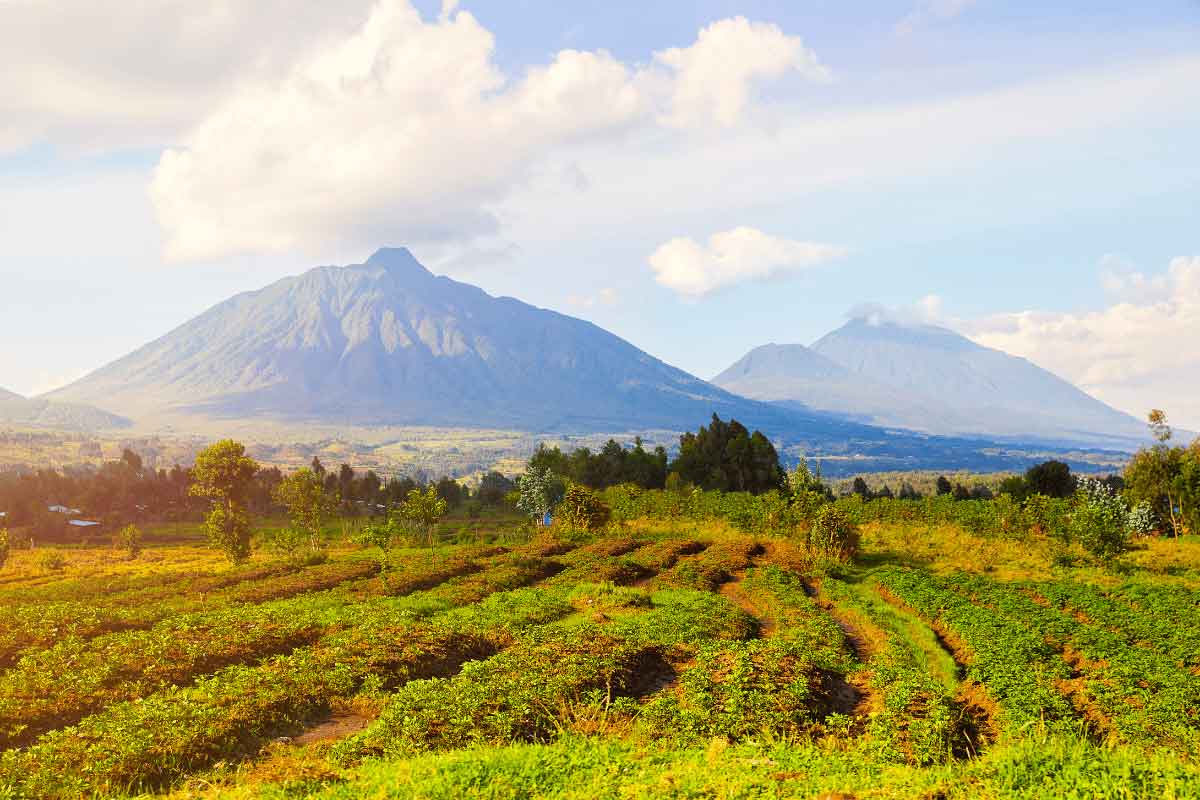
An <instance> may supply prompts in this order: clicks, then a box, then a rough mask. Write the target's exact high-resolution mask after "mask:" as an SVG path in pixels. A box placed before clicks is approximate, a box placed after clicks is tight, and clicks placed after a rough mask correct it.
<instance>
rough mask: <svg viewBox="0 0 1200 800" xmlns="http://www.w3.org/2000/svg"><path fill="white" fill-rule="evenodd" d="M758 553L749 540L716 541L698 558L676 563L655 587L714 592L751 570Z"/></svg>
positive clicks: (759, 548)
mask: <svg viewBox="0 0 1200 800" xmlns="http://www.w3.org/2000/svg"><path fill="white" fill-rule="evenodd" d="M761 552H762V546H761V545H759V544H758V543H757V542H755V541H753V540H751V539H740V538H739V539H726V540H722V541H718V542H715V543H713V544H712V545H710V546H709V547H708V548H707V549H705V550H704V551H703V552H701V553H699V554H698V555H695V556H692V557H690V558H685V559H681V560H679V562H678V563H676V564H675V566H673V567H671V568H670V569H669V570H667V571H666V572H663V573H662V574H661V575H659V576H658V578H657V579H656V580H655V585H656V586H662V587H668V586H672V587H677V588H681V589H698V590H702V591H713V590H715V589H716V588H717V587H718V586H720V585H721V584H723V583H727V582H728V581H731V580H733V577H734V575H735V574H736V573H738V572H740V571H742V570H744V569H746V568H747V567H749V566H751V565H752V564H753V563H754V561H753V559H754V557H755V556H757V555H759V554H760V553H761Z"/></svg>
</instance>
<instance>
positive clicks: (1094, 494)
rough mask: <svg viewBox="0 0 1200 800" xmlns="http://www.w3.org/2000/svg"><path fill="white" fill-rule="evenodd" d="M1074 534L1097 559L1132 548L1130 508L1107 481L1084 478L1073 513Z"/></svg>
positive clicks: (1072, 528)
mask: <svg viewBox="0 0 1200 800" xmlns="http://www.w3.org/2000/svg"><path fill="white" fill-rule="evenodd" d="M1071 534H1072V537H1073V538H1074V539H1075V540H1077V541H1078V542H1079V543H1080V544H1082V545H1083V546H1084V548H1085V549H1086V550H1087V551H1088V552H1089V553H1091V554H1092V555H1094V556H1096V557H1097V558H1101V559H1108V558H1111V557H1113V556H1116V555H1120V554H1121V553H1124V552H1125V551H1126V550H1128V549H1129V507H1128V506H1126V505H1125V501H1123V500H1122V499H1121V498H1120V497H1118V496H1117V495H1116V493H1115V492H1113V490H1112V488H1111V487H1109V486H1108V485H1107V484H1104V483H1102V482H1100V481H1098V480H1094V479H1092V478H1083V479H1082V480H1080V481H1079V490H1078V492H1077V493H1076V508H1075V510H1074V512H1072V514H1071Z"/></svg>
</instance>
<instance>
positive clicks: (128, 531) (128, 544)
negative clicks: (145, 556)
mask: <svg viewBox="0 0 1200 800" xmlns="http://www.w3.org/2000/svg"><path fill="white" fill-rule="evenodd" d="M115 539H116V541H115V542H114V544H116V546H117V547H119V548H121V549H122V550H124V551H125V552H126V553H128V554H129V557H130V558H137V557H138V555H140V554H141V552H142V532H141V530H140V529H139V528H138V526H137V525H126V526H125V527H124V528H121V530H119V531H117V535H116V537H115Z"/></svg>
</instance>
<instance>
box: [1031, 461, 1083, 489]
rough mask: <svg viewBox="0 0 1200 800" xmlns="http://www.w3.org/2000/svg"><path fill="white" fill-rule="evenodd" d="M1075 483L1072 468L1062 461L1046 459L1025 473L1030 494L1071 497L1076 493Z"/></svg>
mask: <svg viewBox="0 0 1200 800" xmlns="http://www.w3.org/2000/svg"><path fill="white" fill-rule="evenodd" d="M1075 483H1076V482H1075V477H1074V476H1073V475H1072V474H1071V468H1070V467H1069V466H1067V465H1066V464H1064V463H1063V462H1061V461H1044V462H1042V463H1041V464H1035V465H1034V466H1032V467H1030V468H1029V470H1028V471H1027V472H1026V473H1025V486H1026V490H1027V493H1028V494H1040V495H1045V496H1046V497H1059V498H1062V497H1070V496H1071V495H1072V494H1074V493H1075Z"/></svg>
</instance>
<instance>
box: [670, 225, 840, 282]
mask: <svg viewBox="0 0 1200 800" xmlns="http://www.w3.org/2000/svg"><path fill="white" fill-rule="evenodd" d="M845 254H846V251H845V250H844V249H843V248H840V247H836V246H834V245H828V244H815V243H812V242H797V241H792V240H790V239H781V238H779V237H775V236H770V235H768V234H765V233H763V232H762V231H760V230H755V229H754V228H747V227H740V228H734V229H733V230H728V231H723V232H721V233H714V234H713V235H712V236H710V237H709V239H708V244H707V246H705V245H702V244H700V243H698V242H696V241H695V240H694V239H689V238H683V237H681V238H676V239H672V240H671V241H669V242H667V243H665V244H663V245H661V246H660V247H659V248H658V249H657V250H655V251H654V252H653V253H652V254H651V255H650V257H649V259H648V260H649V263H650V268H651V269H652V270H654V278H655V280H657V281H658V282H659V283H660V284H662V285H663V286H666V287H667V288H668V289H673V290H674V291H676V292H678V293H679V294H681V295H685V296H689V297H700V296H702V295H706V294H709V293H710V292H714V291H716V290H718V289H722V288H725V287H727V286H732V285H733V284H737V283H742V282H744V281H753V280H764V279H767V278H773V277H777V276H779V275H783V274H786V273H791V272H799V271H801V270H804V269H808V268H810V267H814V266H816V265H818V264H824V263H826V262H828V261H832V260H834V259H837V258H841V257H842V256H844V255H845Z"/></svg>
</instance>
